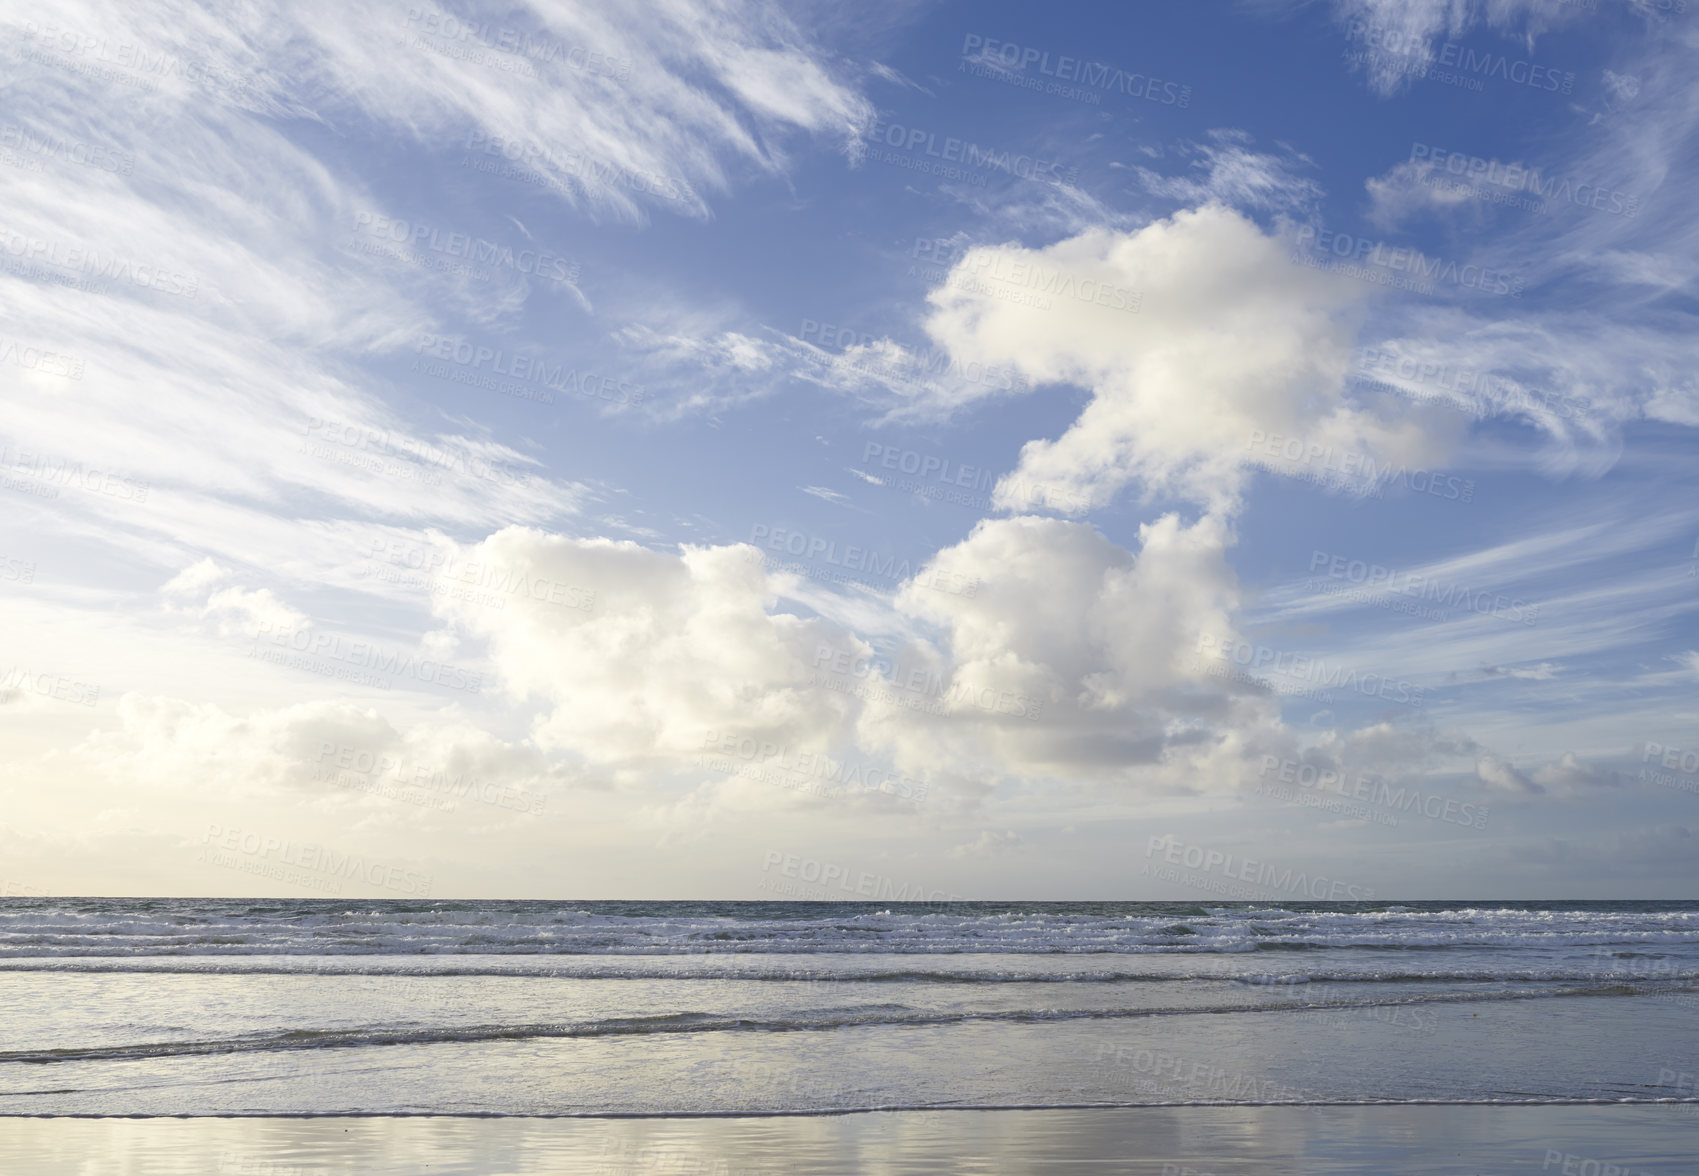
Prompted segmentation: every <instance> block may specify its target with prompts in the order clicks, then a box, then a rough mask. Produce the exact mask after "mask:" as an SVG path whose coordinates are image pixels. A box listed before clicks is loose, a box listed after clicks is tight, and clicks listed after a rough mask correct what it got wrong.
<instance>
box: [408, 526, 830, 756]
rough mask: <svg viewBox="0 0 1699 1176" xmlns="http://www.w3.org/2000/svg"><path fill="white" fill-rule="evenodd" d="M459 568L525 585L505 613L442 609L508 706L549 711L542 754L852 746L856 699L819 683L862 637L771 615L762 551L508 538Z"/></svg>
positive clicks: (538, 736)
mask: <svg viewBox="0 0 1699 1176" xmlns="http://www.w3.org/2000/svg"><path fill="white" fill-rule="evenodd" d="M464 556H465V558H466V559H468V560H472V561H478V562H488V563H490V564H493V565H498V566H501V567H503V568H507V569H512V571H513V574H514V575H517V576H519V577H522V578H523V579H524V580H525V581H526V582H527V584H528V585H530V587H531V590H530V591H528V592H526V593H524V594H522V595H520V596H516V597H513V598H510V600H509V603H508V607H506V608H504V609H501V610H492V609H487V608H482V607H479V606H478V605H477V604H476V603H473V602H466V601H456V600H454V599H452V598H447V599H444V600H442V601H440V602H439V603H438V605H437V607H438V609H439V611H440V612H441V613H442V614H443V615H445V616H447V617H449V618H451V619H452V620H454V621H455V622H457V623H458V624H459V625H460V626H461V627H462V628H463V629H464V630H465V631H467V632H469V633H471V634H473V635H475V636H478V637H482V638H485V639H487V640H488V641H489V643H490V648H491V656H492V659H493V661H494V663H495V665H496V666H497V669H498V672H499V674H500V676H501V679H502V681H503V683H504V685H505V688H506V689H507V690H508V692H509V693H510V694H511V695H513V696H514V697H515V698H520V699H527V698H534V699H537V700H539V701H541V702H543V703H544V704H545V705H546V706H547V707H548V710H547V712H546V713H545V714H544V715H542V716H541V717H540V718H538V720H537V721H536V725H535V728H534V731H533V736H534V738H535V740H536V742H537V743H538V744H539V746H541V747H543V748H544V749H546V750H549V751H555V752H566V753H570V754H572V755H575V756H578V757H580V758H581V760H582V761H583V762H588V763H594V764H601V765H609V766H614V767H619V768H622V769H623V768H635V767H639V766H644V765H656V764H662V765H665V764H674V763H680V762H683V761H685V760H687V759H689V758H691V757H694V756H696V755H699V754H700V753H701V752H702V750H703V748H704V746H705V738H706V735H707V733H708V732H710V731H714V732H737V733H739V734H742V735H747V736H749V737H751V738H754V739H757V740H762V741H769V742H774V743H778V744H786V745H791V746H801V747H807V748H808V749H809V750H818V751H832V750H835V749H836V748H837V747H838V746H839V745H840V744H841V743H842V736H843V733H844V724H845V722H846V719H847V717H848V716H849V714H850V712H851V710H852V709H853V707H852V702H853V700H852V699H851V698H850V696H848V695H845V694H833V693H831V692H829V691H825V690H820V689H816V688H814V687H812V686H811V684H810V681H811V677H812V674H813V669H812V667H813V666H814V664H815V657H816V653H817V650H818V649H819V648H820V647H821V646H823V645H824V646H832V647H844V646H845V645H846V643H852V642H853V638H851V637H850V636H848V635H847V634H845V633H844V631H843V630H842V628H841V627H840V626H838V625H835V624H833V623H831V622H829V621H826V620H823V619H820V618H818V617H816V618H802V617H798V616H794V615H791V614H788V613H784V612H777V611H773V606H774V605H775V604H776V592H775V588H774V586H773V585H772V584H770V583H769V577H768V575H767V572H766V570H765V568H764V565H763V564H762V562H761V560H760V557H759V552H758V551H757V550H756V549H755V548H752V547H748V546H744V545H738V546H731V547H715V548H697V547H687V548H685V549H684V550H683V552H682V553H681V554H677V555H673V554H669V553H665V552H659V551H652V550H649V549H647V548H644V547H641V546H639V545H637V544H635V543H631V542H616V541H613V540H609V539H582V540H581V539H570V538H567V537H564V536H560V535H552V534H547V533H544V532H540V531H536V530H532V529H529V528H523V527H510V528H507V529H504V530H502V531H499V532H497V533H496V534H494V535H492V536H490V537H489V538H487V539H485V540H484V541H483V542H482V543H480V544H477V545H475V546H474V547H472V548H470V549H468V550H467V551H466V552H465V553H464Z"/></svg>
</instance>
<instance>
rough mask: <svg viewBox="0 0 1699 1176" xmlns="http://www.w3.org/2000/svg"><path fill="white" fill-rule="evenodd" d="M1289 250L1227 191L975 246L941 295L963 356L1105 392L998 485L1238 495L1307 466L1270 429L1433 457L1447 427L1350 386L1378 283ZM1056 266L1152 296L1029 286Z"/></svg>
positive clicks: (1002, 493) (1383, 456)
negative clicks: (1191, 206) (1051, 240)
mask: <svg viewBox="0 0 1699 1176" xmlns="http://www.w3.org/2000/svg"><path fill="white" fill-rule="evenodd" d="M1289 254H1290V249H1289V247H1288V245H1287V244H1285V243H1283V242H1282V241H1281V240H1279V239H1278V238H1276V237H1272V236H1269V235H1266V234H1264V233H1263V232H1262V231H1261V230H1259V229H1258V228H1257V227H1256V226H1255V225H1254V224H1252V223H1251V222H1250V221H1249V220H1246V219H1245V218H1244V217H1243V216H1241V215H1239V214H1238V213H1235V212H1232V211H1230V210H1228V209H1226V208H1223V207H1220V206H1214V205H1212V206H1207V207H1204V208H1201V209H1196V210H1192V211H1185V212H1180V213H1176V214H1175V215H1174V216H1173V217H1172V218H1170V219H1168V220H1163V221H1158V222H1156V223H1155V224H1152V225H1150V226H1148V227H1146V228H1144V229H1141V230H1139V231H1137V232H1134V233H1116V232H1110V231H1104V230H1099V231H1090V232H1086V233H1083V234H1081V235H1079V236H1077V237H1073V238H1070V239H1067V240H1064V241H1060V242H1058V243H1056V244H1055V245H1051V246H1049V247H1046V248H1043V249H1026V248H1022V247H1020V246H1015V245H1005V246H1001V247H981V248H977V249H973V250H970V251H969V252H968V253H967V254H966V256H965V257H964V258H963V260H962V261H961V262H960V263H959V264H958V265H957V266H956V267H955V270H954V272H953V274H952V280H951V281H949V282H947V283H946V284H945V285H944V286H943V287H941V288H939V289H937V290H935V291H933V293H932V294H931V295H930V300H931V302H932V304H933V306H934V308H935V309H934V310H933V312H932V315H931V317H930V319H929V320H928V322H927V329H928V331H930V332H931V334H932V335H933V337H934V338H935V339H937V340H938V341H939V343H940V344H941V345H942V346H944V347H946V348H947V349H948V350H949V351H950V353H951V354H952V355H954V356H956V357H957V358H958V359H969V358H971V359H976V360H979V361H981V362H987V363H996V364H1007V365H1010V366H1012V367H1014V368H1016V369H1017V370H1018V371H1019V372H1021V373H1022V374H1023V375H1025V376H1026V377H1027V378H1028V379H1029V380H1030V381H1032V382H1033V383H1034V384H1048V383H1072V384H1078V385H1080V386H1082V387H1086V388H1089V389H1091V391H1092V393H1093V398H1092V401H1091V403H1090V405H1088V406H1087V408H1086V409H1085V411H1084V412H1083V413H1082V414H1081V415H1080V417H1079V418H1078V419H1077V420H1076V421H1075V422H1074V424H1073V425H1072V426H1071V427H1070V428H1069V429H1068V430H1067V431H1066V432H1065V433H1064V434H1063V435H1062V436H1061V437H1060V438H1058V439H1056V440H1054V441H1046V440H1037V441H1031V442H1028V443H1027V445H1026V446H1025V447H1024V448H1023V450H1022V452H1021V461H1020V466H1019V468H1018V469H1017V470H1016V471H1015V473H1014V474H1012V475H1011V476H1010V478H1009V479H1008V480H1007V481H1006V482H1005V484H1004V485H1002V486H1000V487H999V490H998V495H999V499H1000V500H1001V501H1004V502H1007V503H1008V504H1009V505H1011V506H1014V505H1018V503H1019V497H1018V490H1019V486H1020V484H1022V483H1037V484H1041V485H1045V486H1054V487H1057V488H1058V489H1059V490H1060V491H1062V492H1063V493H1064V494H1067V495H1070V496H1073V497H1077V498H1081V499H1087V500H1090V501H1092V502H1094V503H1104V502H1106V501H1108V500H1109V499H1110V498H1111V497H1112V496H1113V495H1114V494H1115V492H1116V491H1118V490H1119V489H1121V488H1122V487H1123V486H1126V485H1128V484H1129V483H1134V482H1136V483H1138V484H1139V485H1140V486H1141V487H1142V488H1143V489H1144V490H1145V491H1146V492H1149V493H1158V492H1160V493H1166V494H1177V495H1183V496H1185V497H1187V498H1190V499H1192V500H1194V501H1198V502H1201V503H1205V504H1207V505H1209V506H1211V507H1212V508H1225V507H1228V506H1229V505H1230V504H1232V503H1233V502H1235V501H1236V500H1237V498H1238V496H1239V494H1240V493H1241V491H1242V490H1243V488H1244V485H1245V482H1246V480H1247V478H1248V476H1249V474H1250V472H1251V471H1252V470H1253V469H1255V468H1257V467H1259V466H1261V467H1264V468H1270V469H1275V470H1278V471H1281V472H1285V473H1293V474H1303V473H1305V472H1306V467H1305V466H1304V464H1303V461H1302V458H1300V459H1299V460H1297V461H1293V460H1291V459H1290V458H1289V457H1287V456H1284V455H1283V454H1282V452H1281V445H1280V444H1275V445H1274V452H1272V453H1271V452H1269V445H1268V443H1267V440H1266V439H1269V438H1282V439H1287V440H1293V441H1295V442H1296V443H1297V445H1298V447H1299V450H1300V453H1302V452H1305V451H1306V450H1307V447H1309V446H1312V445H1313V446H1317V447H1320V448H1318V449H1317V450H1316V452H1322V451H1323V450H1325V451H1328V452H1331V453H1334V454H1343V453H1347V452H1349V453H1354V454H1359V455H1367V456H1371V457H1373V458H1375V459H1376V460H1377V461H1378V462H1379V463H1381V464H1386V463H1390V462H1393V461H1399V462H1405V461H1407V462H1411V463H1413V464H1419V463H1420V461H1421V460H1423V459H1424V458H1427V457H1428V456H1430V454H1431V453H1432V451H1433V450H1434V448H1435V443H1434V441H1433V440H1432V439H1431V438H1430V437H1428V436H1427V434H1426V433H1425V432H1424V430H1423V429H1422V428H1421V427H1419V426H1418V425H1416V424H1414V423H1412V422H1410V421H1398V420H1393V419H1385V418H1380V417H1375V416H1372V415H1370V414H1368V413H1365V412H1363V411H1360V410H1359V409H1357V408H1355V407H1354V406H1353V405H1352V404H1351V403H1349V402H1348V400H1347V398H1346V394H1345V392H1346V389H1345V373H1346V371H1347V369H1348V367H1349V365H1350V359H1351V344H1352V341H1353V335H1354V329H1355V324H1354V322H1353V318H1354V314H1355V312H1356V311H1357V310H1358V308H1359V306H1360V305H1361V303H1362V302H1363V301H1364V299H1365V297H1366V292H1367V290H1368V289H1369V287H1367V286H1365V285H1364V284H1362V283H1358V282H1352V281H1350V280H1348V279H1345V278H1341V277H1337V276H1335V275H1331V274H1327V273H1325V272H1321V271H1315V270H1311V269H1308V268H1306V267H1303V266H1300V265H1294V264H1293V263H1292V261H1291V259H1290V256H1289ZM1058 274H1060V275H1062V278H1061V279H1059V280H1063V281H1065V280H1067V279H1070V278H1071V279H1072V280H1074V281H1076V282H1081V283H1083V282H1086V281H1091V282H1094V283H1101V284H1103V285H1106V286H1109V287H1111V288H1123V289H1127V290H1132V291H1137V292H1139V294H1140V295H1141V296H1142V298H1141V302H1140V308H1139V311H1138V313H1136V314H1127V313H1124V312H1122V311H1119V310H1114V309H1110V308H1107V307H1104V306H1098V305H1095V304H1094V303H1093V302H1091V301H1088V300H1086V299H1084V298H1081V299H1079V300H1077V301H1076V300H1071V299H1068V298H1066V297H1065V296H1057V297H1056V298H1055V306H1054V307H1053V308H1050V309H1044V308H1040V307H1035V306H1030V305H1022V304H1021V303H1020V302H1017V301H1015V300H1014V298H1015V297H1016V296H1017V295H1020V296H1024V295H1025V294H1026V293H1027V288H1028V287H1029V286H1030V285H1031V283H1032V281H1033V280H1035V276H1036V280H1038V281H1040V282H1041V283H1050V282H1051V280H1052V276H1053V275H1058ZM987 275H991V276H992V277H990V278H988V276H987ZM1081 288H1082V289H1084V288H1085V287H1083V286H1082V287H1081ZM1096 288H1097V287H1092V289H1096ZM1257 438H1263V439H1265V440H1264V443H1263V444H1258V443H1257Z"/></svg>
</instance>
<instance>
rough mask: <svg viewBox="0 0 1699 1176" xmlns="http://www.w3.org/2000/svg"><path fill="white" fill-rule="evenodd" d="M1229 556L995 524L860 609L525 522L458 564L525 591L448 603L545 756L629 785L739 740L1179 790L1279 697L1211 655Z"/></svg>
mask: <svg viewBox="0 0 1699 1176" xmlns="http://www.w3.org/2000/svg"><path fill="white" fill-rule="evenodd" d="M1230 539H1231V531H1230V528H1229V526H1228V524H1227V523H1226V522H1225V521H1224V520H1223V519H1221V518H1219V517H1216V516H1208V517H1205V518H1203V519H1201V520H1199V521H1197V522H1195V523H1193V524H1190V525H1186V524H1184V523H1182V522H1181V521H1180V520H1179V519H1178V518H1177V517H1175V516H1166V517H1164V518H1162V519H1159V520H1157V521H1156V522H1153V523H1150V524H1147V525H1146V526H1145V527H1143V528H1142V529H1141V532H1140V544H1139V550H1138V552H1137V554H1134V553H1132V552H1129V551H1127V550H1126V549H1124V548H1122V547H1120V546H1118V545H1116V544H1114V543H1112V542H1110V541H1109V540H1108V539H1106V538H1105V537H1104V536H1103V535H1101V534H1100V533H1098V532H1097V531H1096V530H1094V529H1093V528H1091V527H1089V526H1087V525H1085V524H1081V523H1072V522H1067V521H1064V520H1059V519H1045V518H1037V517H1031V516H1025V517H1019V518H1010V519H991V520H985V521H983V522H981V523H980V524H979V525H978V526H977V527H976V528H975V529H974V531H973V533H972V534H971V535H970V536H969V537H968V538H967V539H965V540H963V541H962V542H961V543H959V544H956V545H954V546H953V547H949V548H945V549H944V550H943V551H940V552H938V553H937V554H936V555H935V556H934V557H933V558H932V559H931V560H930V561H929V562H928V563H927V564H926V565H925V566H924V567H922V568H921V569H920V570H919V572H918V573H917V574H916V575H915V576H914V578H913V579H912V580H910V581H909V582H908V583H906V584H904V585H903V586H902V588H901V589H900V591H898V592H896V593H895V594H894V595H892V596H890V597H880V596H877V595H873V594H868V595H865V596H863V597H861V598H860V599H859V603H856V604H855V605H854V607H847V606H846V599H847V598H838V597H836V596H834V595H833V594H829V593H823V592H819V591H818V590H815V589H809V588H807V587H806V586H805V584H804V582H803V581H801V580H798V579H797V578H795V577H794V576H790V575H786V574H778V573H770V572H768V571H767V569H766V568H765V566H764V564H763V563H762V562H761V558H760V555H759V553H758V552H757V551H756V550H755V549H753V548H750V547H748V546H746V545H734V546H726V547H686V548H684V549H683V550H682V551H680V552H679V553H676V554H674V553H668V552H662V551H654V550H649V549H646V548H643V547H640V546H638V545H637V544H634V543H629V542H624V543H616V542H613V541H611V540H606V539H571V538H567V537H563V536H559V535H551V534H546V533H543V532H540V531H535V530H531V529H527V528H517V527H516V528H508V529H506V530H504V531H501V532H498V533H497V534H495V535H493V536H491V537H489V538H488V539H486V540H485V541H483V542H482V543H480V544H477V545H475V546H473V547H470V548H467V549H465V550H464V551H463V552H462V553H461V558H463V559H466V560H469V561H474V562H482V563H487V564H488V565H491V566H501V567H503V568H509V569H513V570H514V572H515V574H516V575H518V576H520V577H521V578H523V579H524V580H525V581H526V582H527V584H528V585H529V587H528V588H527V589H526V590H525V591H523V592H520V593H517V594H514V595H510V596H509V599H508V601H507V607H505V608H503V609H501V610H491V609H487V608H479V607H477V606H476V605H475V604H474V603H472V602H467V601H457V600H455V599H453V597H452V596H445V597H443V598H440V599H439V600H438V601H437V602H436V608H437V609H438V611H439V613H440V614H441V615H443V616H444V617H445V619H448V620H449V621H450V622H451V623H452V624H453V625H454V626H455V627H456V628H457V630H459V631H461V632H463V633H465V634H467V635H468V636H469V637H474V638H479V639H483V640H487V641H488V642H489V646H490V651H491V662H492V664H493V665H494V667H495V669H496V672H497V674H498V675H499V677H500V679H501V680H502V682H503V683H504V684H505V687H506V689H507V690H508V691H509V692H510V693H511V694H512V695H513V696H514V697H516V698H518V699H529V700H533V701H536V702H540V703H541V704H542V705H543V707H544V710H543V712H542V713H541V714H539V715H538V716H537V718H536V720H535V723H534V726H533V730H532V735H533V739H534V741H535V742H536V744H537V745H538V746H539V747H541V748H542V749H544V750H546V751H548V752H551V753H558V754H561V755H564V756H566V757H567V758H568V759H572V760H576V761H578V762H580V763H582V764H586V765H593V766H595V767H598V768H603V769H607V770H608V771H609V772H611V773H613V775H614V777H615V778H617V779H637V778H639V776H638V774H637V773H638V772H639V770H640V769H641V770H643V771H648V772H650V773H651V774H652V773H653V772H654V771H689V770H690V769H691V768H693V767H695V766H696V765H697V764H698V762H699V760H700V758H701V757H702V755H703V752H704V750H705V748H708V747H709V746H710V744H711V743H713V742H715V741H723V739H724V738H725V737H726V736H728V735H729V736H731V737H733V738H734V740H745V741H748V742H749V746H751V747H758V746H763V745H765V746H770V747H775V748H784V749H790V750H792V751H795V752H799V753H802V752H806V753H811V754H818V753H824V754H829V755H832V756H834V757H836V758H839V759H843V758H846V757H864V758H866V757H876V758H877V759H878V760H879V762H888V763H890V764H892V765H894V766H895V767H896V768H897V769H898V770H900V771H901V772H903V773H904V774H906V775H908V776H910V777H912V778H914V779H917V780H928V781H933V782H941V783H943V784H944V785H945V786H946V791H951V792H953V793H955V794H958V795H978V794H983V793H984V792H986V791H987V790H989V789H991V788H993V787H995V786H996V785H998V784H999V783H1001V782H1003V781H1005V780H1008V779H1011V778H1018V779H1025V780H1033V781H1037V780H1045V779H1054V780H1065V781H1071V782H1075V783H1081V782H1088V781H1096V782H1110V783H1121V784H1136V783H1144V784H1150V785H1152V786H1155V787H1160V788H1165V789H1180V788H1184V787H1189V786H1190V783H1189V782H1186V779H1185V778H1186V772H1187V771H1188V770H1189V769H1190V768H1192V767H1193V766H1194V765H1195V762H1196V760H1197V758H1198V757H1200V756H1209V755H1213V754H1216V753H1217V751H1218V750H1219V745H1220V744H1221V743H1223V742H1224V741H1228V740H1231V741H1234V745H1235V746H1238V745H1239V744H1241V743H1243V742H1244V740H1245V735H1244V729H1249V728H1273V727H1277V726H1278V718H1277V713H1278V704H1277V702H1276V700H1275V699H1274V698H1273V697H1272V695H1271V693H1270V692H1269V691H1268V690H1267V689H1266V688H1263V687H1260V686H1258V685H1257V684H1255V683H1243V682H1237V681H1232V680H1226V679H1220V678H1216V677H1212V676H1211V675H1210V673H1209V670H1210V666H1208V665H1206V664H1204V663H1203V662H1200V661H1199V660H1198V658H1197V656H1196V649H1197V645H1198V636H1199V634H1200V633H1202V632H1206V631H1207V632H1211V633H1231V632H1232V615H1233V613H1234V611H1235V609H1236V607H1237V588H1236V585H1235V582H1234V578H1233V575H1232V573H1231V571H1230V570H1229V568H1228V567H1227V564H1226V559H1225V550H1226V547H1227V544H1228V543H1229V542H1230ZM969 586H971V588H972V591H971V593H970V592H969V591H968V590H967V589H968V587H969ZM805 613H806V614H807V615H803V614H805ZM721 787H722V789H731V790H734V791H735V790H739V789H741V790H742V791H744V792H747V791H748V788H747V786H746V782H745V783H743V784H734V783H731V782H722V785H721Z"/></svg>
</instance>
